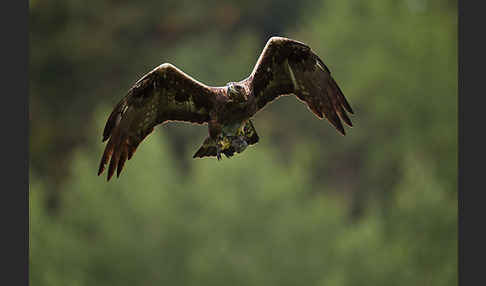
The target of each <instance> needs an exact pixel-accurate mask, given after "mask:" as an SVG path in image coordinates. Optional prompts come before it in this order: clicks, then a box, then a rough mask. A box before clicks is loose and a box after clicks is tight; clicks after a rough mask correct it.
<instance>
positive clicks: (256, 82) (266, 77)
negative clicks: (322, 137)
mask: <svg viewBox="0 0 486 286" xmlns="http://www.w3.org/2000/svg"><path fill="white" fill-rule="evenodd" d="M247 81H250V82H249V85H250V88H251V89H252V91H253V95H254V96H255V100H256V104H257V111H258V110H260V109H262V108H263V107H264V106H265V105H266V104H267V103H269V102H271V101H272V100H274V99H276V98H278V97H279V96H281V95H289V94H295V95H296V96H297V98H298V99H300V100H302V101H304V102H305V103H306V104H307V106H308V107H309V109H310V110H311V111H312V112H313V113H314V114H315V115H316V116H318V117H319V118H322V117H323V116H325V117H326V118H327V119H328V120H329V122H330V123H331V124H332V125H333V126H334V127H335V128H336V129H337V130H338V131H339V132H341V133H342V134H343V135H344V134H345V131H344V128H343V125H342V123H341V119H342V120H344V122H346V123H347V124H348V125H349V126H352V123H351V120H350V119H349V117H348V115H347V113H346V112H349V113H353V110H352V108H351V106H350V105H349V103H348V102H347V100H346V98H345V97H344V95H343V93H342V91H341V89H340V88H339V86H338V85H337V83H336V81H335V80H334V79H333V78H332V76H331V73H330V71H329V69H328V68H327V67H326V65H325V64H324V63H323V62H322V60H321V59H320V58H319V57H318V56H317V55H316V54H315V53H314V52H312V50H311V49H310V47H309V46H307V45H305V44H303V43H301V42H298V41H294V40H291V39H287V38H282V37H272V38H271V39H270V40H269V41H268V42H267V44H266V46H265V48H264V50H263V52H262V54H261V55H260V58H259V59H258V61H257V64H256V65H255V67H254V69H253V72H252V74H251V75H250V76H249V77H248V79H247Z"/></svg>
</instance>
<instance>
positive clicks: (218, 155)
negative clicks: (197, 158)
mask: <svg viewBox="0 0 486 286" xmlns="http://www.w3.org/2000/svg"><path fill="white" fill-rule="evenodd" d="M216 158H218V161H220V160H221V147H220V145H219V144H217V145H216Z"/></svg>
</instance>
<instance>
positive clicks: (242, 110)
mask: <svg viewBox="0 0 486 286" xmlns="http://www.w3.org/2000/svg"><path fill="white" fill-rule="evenodd" d="M291 94H293V95H295V96H296V97H297V98H298V99H299V100H301V101H303V102H304V103H305V104H306V105H307V107H308V108H309V110H310V111H312V112H313V113H314V114H315V115H316V116H317V117H318V118H321V119H322V118H323V117H325V118H326V119H327V120H328V121H329V122H330V123H331V124H332V125H333V126H334V127H335V128H336V129H337V130H338V131H339V132H340V133H341V134H342V135H345V131H344V127H343V124H342V122H341V120H343V121H344V122H345V123H346V124H347V125H349V126H352V123H351V120H350V119H349V117H348V115H347V112H349V113H351V114H353V110H352V108H351V106H350V105H349V103H348V102H347V100H346V98H345V97H344V95H343V93H342V91H341V89H340V88H339V86H338V85H337V83H336V81H335V80H334V79H333V78H332V77H331V72H330V71H329V69H328V68H327V67H326V65H325V64H324V63H323V62H322V60H321V59H320V58H319V57H318V56H317V55H316V54H315V53H314V52H313V51H312V50H311V48H310V47H309V46H307V45H306V44H304V43H301V42H298V41H295V40H292V39H288V38H283V37H272V38H270V39H269V40H268V42H267V44H266V45H265V48H264V49H263V51H262V53H261V54H260V57H259V59H258V61H257V63H256V65H255V67H254V68H253V71H252V72H251V74H250V75H249V76H248V77H247V78H246V79H244V80H242V81H239V82H229V83H227V84H226V85H225V86H221V87H211V86H207V85H205V84H203V83H201V82H199V81H197V80H195V79H193V78H192V77H190V76H189V75H187V74H185V73H184V72H183V71H181V70H179V69H178V68H177V67H175V66H173V65H171V64H169V63H164V64H162V65H160V66H158V67H156V68H155V69H153V70H152V71H151V72H149V73H147V74H146V75H144V76H143V77H142V78H141V79H139V80H138V81H137V82H136V83H135V84H134V85H133V87H132V88H131V89H130V90H129V91H128V94H127V95H126V96H125V97H124V98H123V99H122V100H121V101H120V102H119V103H118V104H117V105H116V106H115V108H114V109H113V111H112V112H111V114H110V116H109V118H108V121H107V122H106V125H105V128H104V131H103V142H105V141H106V140H108V139H109V140H108V143H107V145H106V147H105V150H104V152H103V155H102V157H101V162H100V165H99V170H98V175H100V174H102V173H103V171H104V170H105V166H106V164H107V163H108V161H110V162H109V167H108V176H107V180H110V178H111V177H112V176H113V174H114V172H115V171H116V172H117V177H118V176H119V175H120V172H121V170H122V169H123V166H124V164H125V162H126V160H127V159H128V160H130V158H131V157H132V156H133V154H134V152H135V150H136V149H137V147H138V145H139V144H140V142H142V141H143V139H144V138H145V137H147V135H149V134H150V133H151V132H152V131H153V130H154V127H155V126H157V125H159V124H164V123H166V122H169V121H183V122H190V123H197V124H208V129H209V135H208V137H207V138H206V139H205V140H204V141H203V143H202V145H201V147H200V148H199V149H198V150H197V151H196V153H195V154H194V156H193V158H202V157H211V156H216V157H217V158H218V160H220V159H221V154H224V155H225V156H226V157H228V158H230V157H231V156H233V155H234V153H235V152H236V153H241V152H243V151H244V150H245V149H246V147H248V146H249V145H253V144H256V143H257V142H258V138H259V137H258V134H257V132H256V130H255V128H254V126H253V122H252V121H251V118H252V117H253V116H254V115H255V113H257V112H258V111H259V110H261V109H262V108H264V107H265V106H266V105H267V104H268V103H270V102H272V101H273V100H275V99H276V98H278V97H280V96H282V95H291Z"/></svg>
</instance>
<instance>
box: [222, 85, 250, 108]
mask: <svg viewBox="0 0 486 286" xmlns="http://www.w3.org/2000/svg"><path fill="white" fill-rule="evenodd" d="M226 94H227V95H228V97H229V98H230V100H231V101H233V102H236V103H243V102H246V100H247V99H248V97H247V95H246V89H245V87H244V86H243V85H241V84H238V83H236V82H229V83H227V84H226Z"/></svg>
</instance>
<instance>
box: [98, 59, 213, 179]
mask: <svg viewBox="0 0 486 286" xmlns="http://www.w3.org/2000/svg"><path fill="white" fill-rule="evenodd" d="M218 92H219V88H217V87H208V86H206V85H204V84H202V83H200V82H198V81H196V80H194V79H193V78H191V77H190V76H188V75H187V74H185V73H184V72H182V71H181V70H179V69H177V68H176V67H175V66H173V65H171V64H162V65H160V66H158V67H157V68H155V69H154V70H152V71H151V72H149V73H147V74H146V75H145V76H143V77H142V78H141V79H140V80H138V81H137V82H136V83H135V85H134V86H133V87H132V88H131V89H130V90H129V91H128V94H127V95H126V96H125V97H124V98H123V99H122V100H121V101H120V102H119V103H118V104H117V105H116V107H115V108H114V109H113V111H112V112H111V115H110V117H109V118H108V121H107V122H106V125H105V129H104V131H103V142H104V141H106V140H108V139H109V140H108V143H107V145H106V147H105V151H104V153H103V156H102V158H101V162H100V166H99V170H98V175H100V174H101V173H103V171H104V169H105V165H106V164H107V163H108V161H109V160H110V158H111V161H110V165H109V168H108V177H107V178H108V180H110V178H111V177H112V176H113V173H114V172H115V170H117V176H119V175H120V172H121V170H122V169H123V166H124V164H125V161H126V160H127V159H128V160H129V159H130V158H131V157H132V156H133V153H134V152H135V150H136V149H137V147H138V145H139V144H140V142H141V141H142V140H143V139H144V138H145V137H146V136H147V135H148V134H150V133H151V132H152V131H153V129H154V127H155V126H156V125H158V124H162V123H164V122H166V121H172V120H175V121H186V122H191V123H199V124H203V123H205V122H207V121H208V120H209V112H210V111H211V110H212V108H213V107H214V104H215V100H216V95H217V93H218Z"/></svg>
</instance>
